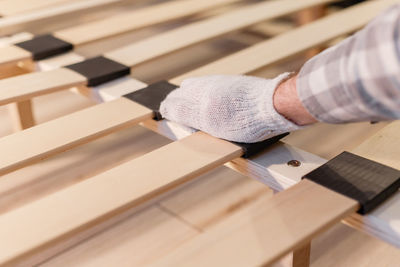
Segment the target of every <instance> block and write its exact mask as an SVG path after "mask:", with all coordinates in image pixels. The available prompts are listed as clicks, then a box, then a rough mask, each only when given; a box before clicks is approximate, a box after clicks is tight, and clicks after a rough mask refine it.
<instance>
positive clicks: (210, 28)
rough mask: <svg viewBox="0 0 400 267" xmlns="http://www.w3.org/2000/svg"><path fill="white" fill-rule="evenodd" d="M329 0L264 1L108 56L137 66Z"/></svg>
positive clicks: (158, 36)
mask: <svg viewBox="0 0 400 267" xmlns="http://www.w3.org/2000/svg"><path fill="white" fill-rule="evenodd" d="M327 2H330V1H323V0H303V1H296V0H273V1H267V2H261V3H258V4H253V5H250V6H246V7H242V8H239V9H237V10H234V11H231V12H228V13H226V14H222V15H220V16H217V17H214V18H210V19H207V20H204V21H199V22H195V23H192V24H190V25H188V26H185V27H181V28H178V29H176V30H172V31H169V32H166V33H164V34H159V35H157V36H155V37H153V38H149V39H146V40H143V41H140V42H137V43H134V44H132V45H129V46H126V47H123V48H121V49H117V50H115V51H112V52H109V53H106V57H108V58H110V59H113V60H115V61H118V62H120V63H122V64H125V65H127V66H134V65H136V64H139V63H142V62H145V61H147V60H150V59H153V58H156V57H158V56H161V55H165V54H167V53H170V52H173V51H176V50H178V49H182V48H184V47H187V46H190V45H193V44H195V43H199V42H203V41H206V40H209V39H212V38H215V37H218V36H221V35H223V34H227V33H230V32H232V31H236V30H239V29H243V28H245V27H249V26H251V25H253V24H256V23H257V22H261V21H263V20H267V19H272V18H276V17H279V16H282V15H285V14H289V13H292V12H295V11H298V10H301V9H303V8H306V7H309V6H313V5H316V4H320V3H327ZM149 48H151V49H149Z"/></svg>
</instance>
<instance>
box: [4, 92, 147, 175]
mask: <svg viewBox="0 0 400 267" xmlns="http://www.w3.org/2000/svg"><path fill="white" fill-rule="evenodd" d="M100 114H102V115H100ZM152 116H153V112H152V111H151V110H150V109H147V108H145V107H143V106H141V105H138V104H134V103H132V101H130V100H128V99H126V98H120V99H117V100H114V101H111V102H108V103H105V104H104V105H97V106H94V107H90V108H87V109H85V110H83V111H80V112H76V113H72V114H70V115H69V116H66V117H62V118H59V119H57V120H53V121H50V122H48V123H45V124H42V125H39V126H37V127H33V128H31V129H28V130H25V131H24V132H18V133H16V134H13V135H9V136H6V137H4V138H2V139H0V147H2V149H4V150H2V151H9V152H11V153H4V154H3V155H2V157H1V159H0V175H4V174H6V173H8V172H11V171H13V170H15V169H18V168H21V167H24V166H26V165H28V164H31V163H33V162H37V161H39V160H42V159H44V158H46V157H49V156H50V155H54V154H56V153H60V152H63V151H65V150H68V149H70V148H72V147H75V146H77V145H78V144H82V143H87V142H90V141H91V140H93V139H97V138H100V137H102V136H104V135H107V134H109V133H111V132H115V131H118V130H121V129H123V128H125V127H127V126H130V125H133V124H137V123H139V122H140V121H143V120H146V119H151V118H152ZM82 120H85V121H87V122H89V121H90V123H86V124H80V123H79V124H77V123H75V122H76V121H82ZM43 133H45V136H46V138H45V141H44V140H43ZM26 136H29V138H21V137H26ZM33 140H37V141H33ZM39 140H43V141H39ZM71 140H74V141H73V142H71ZM32 141H33V142H32ZM16 147H22V148H23V149H21V151H20V152H19V151H15V152H12V151H14V150H15V148H16Z"/></svg>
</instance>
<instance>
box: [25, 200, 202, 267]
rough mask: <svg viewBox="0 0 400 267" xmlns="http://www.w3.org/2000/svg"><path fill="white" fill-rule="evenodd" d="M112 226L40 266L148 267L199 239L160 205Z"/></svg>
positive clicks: (190, 229) (195, 232) (196, 233)
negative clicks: (193, 239)
mask: <svg viewBox="0 0 400 267" xmlns="http://www.w3.org/2000/svg"><path fill="white" fill-rule="evenodd" d="M125 217H127V216H125ZM110 226H111V227H109V228H108V229H107V228H106V229H105V231H103V232H101V233H99V234H98V235H96V237H95V238H89V239H88V240H84V242H82V243H80V244H77V245H76V246H75V247H73V248H72V249H70V250H67V251H65V252H64V253H62V254H61V255H59V256H56V257H54V258H50V259H49V260H47V261H44V262H42V263H41V264H39V265H38V266H43V267H45V266H59V267H62V266H65V267H67V266H93V267H100V266H104V267H106V266H118V267H122V266H126V267H130V266H146V265H147V264H148V263H149V262H152V261H153V260H154V258H158V257H162V256H164V255H165V254H168V253H169V252H170V251H172V250H174V249H175V248H176V247H179V246H180V245H181V244H182V243H184V242H186V241H187V240H190V239H191V238H193V237H194V236H196V235H198V231H197V230H196V229H194V228H192V227H190V226H189V225H187V224H185V223H184V222H182V221H181V220H180V219H179V218H177V217H175V216H173V215H172V214H170V213H169V212H168V211H164V210H163V209H160V208H159V207H157V205H153V206H151V207H149V208H146V209H145V210H143V211H139V212H136V213H133V214H132V212H131V215H130V216H129V217H127V218H125V219H123V220H120V222H118V221H117V223H115V222H114V224H111V225H110ZM89 237H90V236H89ZM160 237H162V238H160ZM91 248H95V249H91ZM27 263H28V264H29V263H31V261H28V262H27ZM28 264H27V265H28Z"/></svg>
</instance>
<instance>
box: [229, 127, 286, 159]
mask: <svg viewBox="0 0 400 267" xmlns="http://www.w3.org/2000/svg"><path fill="white" fill-rule="evenodd" d="M288 134H289V133H283V134H280V135H277V136H274V137H271V138H269V139H266V140H264V141H261V142H257V143H238V142H232V143H233V144H235V145H238V146H240V147H241V148H242V149H243V155H242V158H249V157H251V156H254V155H256V154H257V153H259V152H261V151H263V150H264V149H266V148H267V147H269V146H271V145H273V144H275V143H276V142H278V141H279V140H281V139H282V138H283V137H285V136H287V135H288Z"/></svg>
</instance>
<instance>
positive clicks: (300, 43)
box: [172, 0, 398, 84]
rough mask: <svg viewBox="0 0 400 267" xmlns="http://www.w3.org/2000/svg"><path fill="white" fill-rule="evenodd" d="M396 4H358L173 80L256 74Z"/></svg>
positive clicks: (384, 0)
mask: <svg viewBox="0 0 400 267" xmlns="http://www.w3.org/2000/svg"><path fill="white" fill-rule="evenodd" d="M395 3H398V1H396V0H382V1H370V2H366V3H362V4H358V5H356V6H354V7H351V8H347V9H345V10H343V11H341V12H337V13H334V14H332V15H329V16H327V17H324V18H322V19H319V20H317V21H315V22H313V23H310V24H307V25H304V26H302V27H299V28H296V29H294V30H292V31H289V32H287V33H284V34H281V35H278V36H276V37H274V38H272V39H270V40H267V41H264V42H262V43H260V44H256V45H254V46H252V47H250V48H247V49H244V50H242V51H240V52H237V53H235V54H234V55H232V56H229V57H225V58H222V59H220V60H218V61H216V62H214V63H212V64H209V65H207V67H206V68H197V69H196V70H194V71H191V72H188V73H185V74H183V75H181V76H179V77H176V78H175V79H173V80H172V82H173V83H175V84H179V83H180V82H181V81H182V80H183V79H185V78H188V77H193V76H200V75H206V74H211V73H214V74H215V73H219V74H239V73H249V72H252V71H255V70H257V69H259V68H261V67H264V66H266V65H268V64H271V63H273V62H276V61H278V60H283V59H285V58H287V57H289V56H292V55H296V54H298V53H300V52H303V51H305V50H307V49H309V48H312V47H314V46H316V45H319V44H323V43H325V42H328V41H330V40H331V39H333V38H335V37H337V36H340V35H342V34H346V33H349V32H353V31H356V30H358V29H359V28H361V27H362V26H364V25H365V24H366V23H368V22H369V21H370V20H371V19H372V18H374V17H375V16H376V15H377V14H379V12H381V11H382V10H384V9H385V8H387V7H389V6H390V5H393V4H395ZM327 29H329V30H327ZM293 44H296V45H293ZM259 58H263V59H265V60H264V61H262V63H261V61H259V60H258V59H259ZM234 60H235V61H236V62H240V64H230V62H231V61H234Z"/></svg>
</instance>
